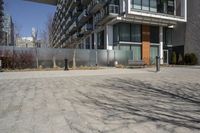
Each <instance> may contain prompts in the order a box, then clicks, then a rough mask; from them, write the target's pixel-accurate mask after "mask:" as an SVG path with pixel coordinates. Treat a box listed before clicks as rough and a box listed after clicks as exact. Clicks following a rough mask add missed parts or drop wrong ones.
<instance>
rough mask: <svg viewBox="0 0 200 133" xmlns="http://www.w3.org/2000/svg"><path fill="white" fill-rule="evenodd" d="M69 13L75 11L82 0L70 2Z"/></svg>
mask: <svg viewBox="0 0 200 133" xmlns="http://www.w3.org/2000/svg"><path fill="white" fill-rule="evenodd" d="M69 3H70V4H69V7H68V6H67V7H68V9H69V11H71V10H73V9H74V8H75V7H76V6H77V5H78V4H79V3H80V0H71V2H69Z"/></svg>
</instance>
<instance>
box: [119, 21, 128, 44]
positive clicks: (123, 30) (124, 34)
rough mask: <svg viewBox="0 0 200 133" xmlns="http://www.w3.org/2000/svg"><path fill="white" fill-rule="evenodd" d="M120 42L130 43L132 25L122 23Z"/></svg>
mask: <svg viewBox="0 0 200 133" xmlns="http://www.w3.org/2000/svg"><path fill="white" fill-rule="evenodd" d="M119 34H120V35H119V36H120V41H127V42H130V24H127V23H121V24H120V32H119Z"/></svg>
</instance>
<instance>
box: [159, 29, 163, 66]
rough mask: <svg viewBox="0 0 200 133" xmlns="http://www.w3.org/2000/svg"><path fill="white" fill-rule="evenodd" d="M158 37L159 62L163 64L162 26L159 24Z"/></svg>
mask: <svg viewBox="0 0 200 133" xmlns="http://www.w3.org/2000/svg"><path fill="white" fill-rule="evenodd" d="M159 32H160V33H159V35H160V37H159V39H160V46H159V56H160V64H163V27H162V26H160V30H159Z"/></svg>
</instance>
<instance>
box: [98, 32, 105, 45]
mask: <svg viewBox="0 0 200 133" xmlns="http://www.w3.org/2000/svg"><path fill="white" fill-rule="evenodd" d="M97 46H98V49H104V31H101V32H99V33H97Z"/></svg>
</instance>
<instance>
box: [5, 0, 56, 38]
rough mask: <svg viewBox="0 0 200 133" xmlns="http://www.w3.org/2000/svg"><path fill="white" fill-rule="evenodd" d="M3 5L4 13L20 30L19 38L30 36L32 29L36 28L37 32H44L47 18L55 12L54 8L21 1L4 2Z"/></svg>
mask: <svg viewBox="0 0 200 133" xmlns="http://www.w3.org/2000/svg"><path fill="white" fill-rule="evenodd" d="M4 3H5V4H4V7H5V11H6V13H8V14H9V15H11V16H12V18H13V21H14V23H15V24H16V25H17V27H19V28H20V34H21V36H31V29H32V27H35V28H37V29H38V32H40V31H42V30H44V29H45V23H46V22H47V18H48V16H49V15H50V14H52V15H53V13H54V12H55V7H54V6H51V5H45V4H38V3H33V2H27V1H23V0H4ZM38 34H39V33H38Z"/></svg>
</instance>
